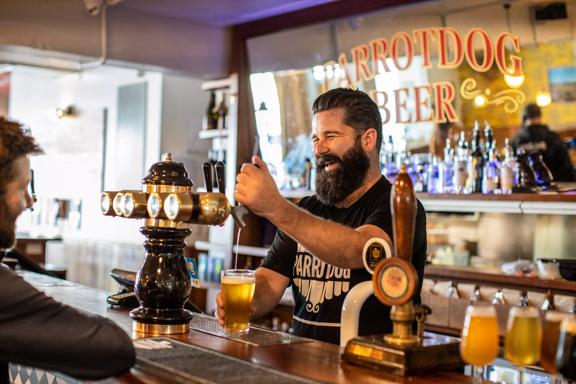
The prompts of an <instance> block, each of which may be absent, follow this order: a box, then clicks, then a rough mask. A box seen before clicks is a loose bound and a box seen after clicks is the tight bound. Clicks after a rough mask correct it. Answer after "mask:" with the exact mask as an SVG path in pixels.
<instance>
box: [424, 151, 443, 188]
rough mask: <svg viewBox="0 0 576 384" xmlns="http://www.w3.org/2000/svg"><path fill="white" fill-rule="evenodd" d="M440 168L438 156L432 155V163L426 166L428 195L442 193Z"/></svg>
mask: <svg viewBox="0 0 576 384" xmlns="http://www.w3.org/2000/svg"><path fill="white" fill-rule="evenodd" d="M441 168H442V167H441V166H440V160H439V159H438V156H434V155H432V161H431V163H430V165H429V166H428V186H427V190H428V193H441V192H442V177H441V176H440V175H441V172H442V169H441Z"/></svg>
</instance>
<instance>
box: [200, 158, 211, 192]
mask: <svg viewBox="0 0 576 384" xmlns="http://www.w3.org/2000/svg"><path fill="white" fill-rule="evenodd" d="M202 172H203V173H204V185H205V186H206V192H212V164H210V163H209V162H205V163H204V164H202Z"/></svg>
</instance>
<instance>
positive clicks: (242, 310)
mask: <svg viewBox="0 0 576 384" xmlns="http://www.w3.org/2000/svg"><path fill="white" fill-rule="evenodd" d="M221 283H222V298H223V300H224V310H225V315H224V330H225V331H226V332H230V333H244V332H248V320H249V319H250V306H251V304H252V298H253V297H254V288H255V286H256V277H255V275H254V271H250V270H246V269H228V270H224V271H222V279H221Z"/></svg>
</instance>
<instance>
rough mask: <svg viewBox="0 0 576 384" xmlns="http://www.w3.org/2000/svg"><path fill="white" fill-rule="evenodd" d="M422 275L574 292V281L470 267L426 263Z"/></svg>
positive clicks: (568, 292) (501, 285)
mask: <svg viewBox="0 0 576 384" xmlns="http://www.w3.org/2000/svg"><path fill="white" fill-rule="evenodd" d="M424 277H427V278H429V279H436V280H456V281H463V282H469V283H471V284H474V283H478V284H485V285H494V286H499V287H504V288H526V287H530V289H531V290H536V291H540V292H546V291H548V290H549V289H551V290H553V291H554V293H555V294H567V295H570V296H573V295H575V294H576V282H574V281H568V280H544V279H540V278H537V277H525V276H512V275H504V274H502V273H486V272H483V271H482V270H479V269H475V268H471V267H457V266H434V265H427V266H426V269H425V271H424Z"/></svg>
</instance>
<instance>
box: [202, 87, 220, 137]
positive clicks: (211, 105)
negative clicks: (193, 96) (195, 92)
mask: <svg viewBox="0 0 576 384" xmlns="http://www.w3.org/2000/svg"><path fill="white" fill-rule="evenodd" d="M204 121H205V122H204V124H203V125H202V128H203V129H206V130H210V129H216V128H218V111H217V110H216V92H214V91H210V101H209V102H208V107H206V113H205V114H204Z"/></svg>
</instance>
